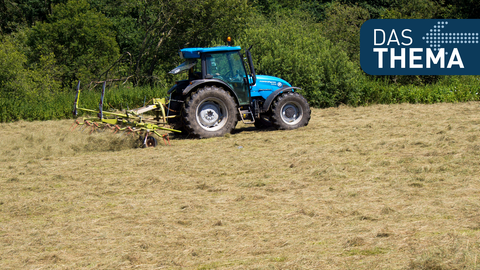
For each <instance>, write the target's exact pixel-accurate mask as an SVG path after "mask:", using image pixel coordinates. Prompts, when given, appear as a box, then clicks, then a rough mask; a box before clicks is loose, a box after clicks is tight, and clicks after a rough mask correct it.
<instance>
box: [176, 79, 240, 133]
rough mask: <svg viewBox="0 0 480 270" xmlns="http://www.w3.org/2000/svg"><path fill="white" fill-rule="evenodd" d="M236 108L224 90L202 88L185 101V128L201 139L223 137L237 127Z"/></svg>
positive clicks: (213, 87) (233, 101) (231, 98)
mask: <svg viewBox="0 0 480 270" xmlns="http://www.w3.org/2000/svg"><path fill="white" fill-rule="evenodd" d="M236 108H237V106H236V103H235V100H234V99H233V97H232V96H231V95H230V94H229V93H228V92H226V91H225V90H223V89H222V88H219V87H216V86H207V87H204V88H201V89H199V90H198V91H197V92H195V93H193V94H192V95H191V96H190V97H189V98H187V100H186V101H185V109H184V110H183V119H184V123H185V127H186V128H187V130H188V131H189V132H190V133H191V134H193V135H195V136H196V137H199V138H210V137H218V136H223V135H225V134H226V133H230V132H232V130H233V129H234V128H235V126H236V125H237V113H238V112H237V110H236Z"/></svg>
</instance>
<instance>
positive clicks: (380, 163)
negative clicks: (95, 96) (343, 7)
mask: <svg viewBox="0 0 480 270" xmlns="http://www.w3.org/2000/svg"><path fill="white" fill-rule="evenodd" d="M71 124H72V121H67V120H65V121H48V122H16V123H8V124H0V153H1V156H0V268H1V269H216V268H218V269H478V267H480V212H479V210H480V199H479V195H480V159H479V155H480V103H478V102H471V103H460V104H436V105H411V104H401V105H376V106H371V107H359V108H350V107H340V108H330V109H322V110H319V109H314V110H313V112H312V119H311V121H310V124H309V125H308V126H307V127H304V128H301V129H298V130H293V131H276V130H256V129H254V128H252V127H250V126H244V125H242V124H239V125H238V126H237V129H236V133H234V134H231V135H230V134H229V135H227V136H225V137H221V138H212V139H204V140H197V139H190V138H186V139H185V138H177V139H172V141H171V143H172V145H171V146H164V145H163V142H161V144H160V145H159V146H158V147H156V148H149V149H139V148H133V147H132V139H129V138H128V137H122V136H118V135H113V134H109V133H101V134H93V135H88V134H87V133H88V132H86V131H85V132H80V131H76V130H75V131H74V132H70V131H69V128H70V126H71Z"/></svg>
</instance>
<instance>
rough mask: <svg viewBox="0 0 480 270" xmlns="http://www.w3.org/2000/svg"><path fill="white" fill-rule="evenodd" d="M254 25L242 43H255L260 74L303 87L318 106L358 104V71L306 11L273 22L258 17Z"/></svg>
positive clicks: (254, 47) (256, 64)
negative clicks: (325, 36) (356, 92)
mask: <svg viewBox="0 0 480 270" xmlns="http://www.w3.org/2000/svg"><path fill="white" fill-rule="evenodd" d="M252 24H254V25H255V26H256V27H249V28H248V30H247V31H246V34H245V37H243V38H242V39H240V40H239V42H240V43H241V44H242V45H243V47H246V46H248V45H249V44H251V45H253V49H252V54H253V58H254V64H255V66H256V69H257V73H258V74H267V75H272V76H277V77H281V78H283V79H285V80H287V81H289V82H290V83H292V84H293V85H295V86H298V87H301V88H302V89H303V94H304V95H305V96H306V98H307V99H308V100H309V102H310V103H311V105H313V106H316V107H326V106H336V105H339V104H341V103H344V104H356V103H357V101H356V96H355V95H356V94H355V91H356V87H355V84H356V82H357V80H359V79H360V78H359V76H360V72H359V70H358V69H357V68H356V67H355V66H354V65H353V63H352V62H350V61H349V59H348V57H347V55H346V54H345V53H344V52H343V51H341V49H340V48H339V47H337V46H335V45H334V44H333V43H332V42H330V41H329V40H327V39H326V38H324V37H323V36H322V32H321V31H320V28H319V27H318V26H317V25H315V24H312V23H311V22H310V21H309V19H308V17H307V16H306V15H305V14H303V13H300V12H298V13H296V14H293V15H289V14H288V15H287V14H277V17H276V18H275V19H274V20H272V21H268V20H265V19H264V18H263V17H259V18H257V19H256V20H255V21H253V22H252Z"/></svg>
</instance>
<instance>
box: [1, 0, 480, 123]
mask: <svg viewBox="0 0 480 270" xmlns="http://www.w3.org/2000/svg"><path fill="white" fill-rule="evenodd" d="M374 18H417V19H421V18H424V19H427V18H458V19H468V18H480V2H478V1H475V0H373V1H372V0H370V1H366V0H364V1H361V0H356V1H354V0H329V1H327V0H305V1H302V0H181V1H180V0H4V1H2V2H0V43H1V47H0V106H3V107H8V106H13V105H11V104H14V103H12V102H13V101H12V100H17V101H19V100H21V101H24V102H32V101H34V100H38V98H39V97H43V98H44V99H45V100H47V99H55V97H58V96H61V95H62V94H65V93H67V94H71V92H72V89H73V88H74V85H75V84H76V82H77V81H78V80H80V81H82V82H83V83H84V84H86V85H90V86H93V85H95V82H96V81H101V80H119V81H120V82H122V83H125V84H124V85H128V86H131V87H143V86H148V87H158V88H168V87H169V86H170V85H171V84H172V82H173V81H174V80H175V79H176V78H174V77H172V76H171V75H168V74H167V72H168V70H170V69H171V68H173V67H174V66H176V65H177V64H179V63H180V62H181V59H180V58H179V56H178V53H177V52H178V50H179V49H180V48H184V47H205V46H215V45H223V44H225V43H226V38H227V37H228V36H231V37H232V38H233V42H234V44H235V45H241V46H242V47H246V46H250V45H253V46H254V47H253V50H252V52H253V54H254V60H255V61H254V62H255V64H256V66H257V71H258V73H260V74H268V75H273V76H279V77H282V78H284V79H286V80H288V81H290V82H291V83H292V84H294V85H296V86H300V87H302V88H303V89H304V90H303V91H304V93H303V94H304V95H305V96H306V97H307V99H308V100H309V102H310V103H311V104H312V105H313V106H316V107H326V106H337V105H339V104H350V105H363V104H370V103H393V102H438V101H463V100H478V94H476V93H477V92H478V89H473V90H472V89H471V88H472V87H474V85H475V84H476V81H475V80H476V79H478V78H477V77H474V76H470V77H461V76H456V77H451V76H450V77H449V76H368V75H366V74H365V73H363V72H362V70H361V69H360V64H359V61H360V57H359V49H360V41H359V40H360V38H359V34H360V27H361V25H362V24H363V22H365V21H366V20H368V19H374ZM457 86H458V87H457ZM133 89H134V88H133ZM409 89H410V90H409ZM412 89H413V90H412ZM415 89H417V90H418V89H421V90H422V91H417V90H415ZM451 89H455V91H453V90H451ZM459 89H460V90H459ZM8 104H10V105H8ZM15 104H16V103H15ZM8 113H9V109H5V108H4V109H3V114H7V115H8ZM58 115H59V117H62V114H58ZM17 118H21V116H18V117H7V116H5V115H4V116H3V117H2V118H1V119H3V121H8V120H15V119H17ZM1 119H0V120H1ZM32 119H36V118H35V117H33V118H32Z"/></svg>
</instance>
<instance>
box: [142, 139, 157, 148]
mask: <svg viewBox="0 0 480 270" xmlns="http://www.w3.org/2000/svg"><path fill="white" fill-rule="evenodd" d="M140 140H141V141H142V146H143V147H144V148H147V147H155V146H157V139H155V137H153V136H148V137H147V140H145V137H143V136H141V137H140Z"/></svg>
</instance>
